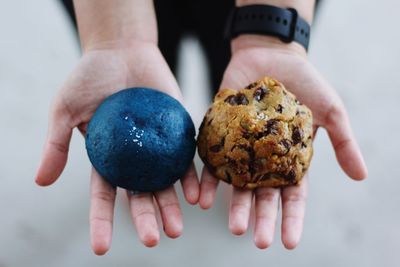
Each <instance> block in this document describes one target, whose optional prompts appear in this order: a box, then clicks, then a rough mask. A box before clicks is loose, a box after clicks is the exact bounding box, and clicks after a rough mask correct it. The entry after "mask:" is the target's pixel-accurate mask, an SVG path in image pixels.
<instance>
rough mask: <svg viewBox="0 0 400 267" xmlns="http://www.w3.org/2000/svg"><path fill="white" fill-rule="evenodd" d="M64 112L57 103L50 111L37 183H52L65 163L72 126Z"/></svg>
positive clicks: (43, 184) (45, 184) (42, 184)
mask: <svg viewBox="0 0 400 267" xmlns="http://www.w3.org/2000/svg"><path fill="white" fill-rule="evenodd" d="M66 114H67V112H66V110H65V109H64V108H61V105H58V104H56V105H55V108H53V111H52V112H51V117H50V121H49V129H48V135H47V140H46V144H45V147H44V151H43V155H42V160H41V162H40V164H39V168H38V171H37V174H36V178H35V181H36V183H37V184H38V185H41V186H47V185H50V184H52V183H54V182H55V181H56V180H57V178H58V177H59V176H60V175H61V173H62V171H63V170H64V167H65V164H66V163H67V157H68V148H69V142H70V140H71V135H72V127H71V125H70V120H69V117H68V116H67V115H66Z"/></svg>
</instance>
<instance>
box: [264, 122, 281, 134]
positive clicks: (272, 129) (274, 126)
mask: <svg viewBox="0 0 400 267" xmlns="http://www.w3.org/2000/svg"><path fill="white" fill-rule="evenodd" d="M264 129H265V134H266V135H269V134H277V133H278V121H277V120H275V119H271V120H269V121H267V123H266V124H265V125H264Z"/></svg>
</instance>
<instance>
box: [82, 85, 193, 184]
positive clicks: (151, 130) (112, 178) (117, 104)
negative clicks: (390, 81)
mask: <svg viewBox="0 0 400 267" xmlns="http://www.w3.org/2000/svg"><path fill="white" fill-rule="evenodd" d="M195 134H196V131H195V128H194V125H193V121H192V119H191V118H190V116H189V114H188V112H187V111H186V110H185V108H184V107H183V106H182V105H181V104H180V103H179V102H178V101H177V100H175V99H174V98H172V97H171V96H169V95H167V94H164V93H161V92H159V91H156V90H153V89H148V88H130V89H125V90H122V91H120V92H118V93H116V94H113V95H111V96H110V97H108V98H107V99H106V100H105V101H104V102H103V103H102V104H101V105H100V106H99V107H98V108H97V110H96V112H95V113H94V115H93V117H92V119H91V120H90V122H89V125H88V128H87V134H86V149H87V153H88V155H89V159H90V161H91V163H92V164H93V166H94V168H95V169H96V170H97V172H98V173H99V174H100V175H101V176H103V177H104V178H105V179H106V180H107V181H108V182H109V183H110V184H112V185H113V186H119V187H122V188H125V189H128V190H132V191H142V192H154V191H158V190H162V189H165V188H166V187H168V186H170V185H172V184H174V183H175V182H176V180H178V179H179V178H181V177H182V176H183V175H184V174H185V172H186V171H187V170H188V168H189V166H190V164H191V163H192V160H193V156H194V153H195V148H196V142H195Z"/></svg>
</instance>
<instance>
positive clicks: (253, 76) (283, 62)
mask: <svg viewBox="0 0 400 267" xmlns="http://www.w3.org/2000/svg"><path fill="white" fill-rule="evenodd" d="M251 4H269V5H274V6H280V7H284V8H288V7H292V8H296V10H297V11H298V13H299V15H300V16H301V17H302V18H304V19H305V20H306V21H307V22H309V23H310V24H311V22H312V18H313V9H314V4H315V3H314V1H313V0H304V1H293V0H283V1H281V0H237V1H236V5H237V6H244V5H251ZM231 49H232V58H231V60H230V63H229V65H228V67H227V69H226V71H225V74H224V77H223V81H222V83H221V86H220V88H232V89H240V88H243V87H244V86H246V85H247V84H249V83H251V82H253V81H256V80H258V79H260V78H262V77H264V76H271V77H274V78H276V79H278V80H279V81H281V82H283V84H284V85H285V86H286V88H288V89H289V90H290V91H291V92H293V93H294V94H295V95H296V96H297V98H298V99H299V100H300V101H301V102H303V103H304V104H306V105H307V106H308V107H309V108H310V109H311V111H312V112H313V119H314V125H313V126H314V131H315V133H316V131H317V129H318V128H319V127H322V128H325V129H326V130H327V132H328V135H329V137H330V140H331V143H332V146H333V148H334V150H335V153H336V157H337V160H338V162H339V164H340V166H341V167H342V169H343V170H344V172H345V173H346V174H347V175H348V176H349V177H351V178H352V179H354V180H363V179H364V178H366V177H367V168H366V165H365V163H364V160H363V157H362V154H361V152H360V149H359V147H358V145H357V141H356V139H355V137H354V135H353V133H352V130H351V126H350V121H349V118H348V115H347V112H346V109H345V107H344V105H343V102H342V101H341V99H340V98H339V96H338V95H337V93H336V92H335V90H334V89H333V88H332V86H331V85H330V84H329V83H328V82H327V81H326V80H325V79H324V78H323V77H322V76H321V74H320V73H319V72H318V71H317V70H316V69H315V68H314V66H312V64H311V63H310V62H309V61H308V60H307V53H306V50H305V49H304V48H303V47H302V46H301V45H300V44H298V43H296V42H292V43H288V44H287V43H283V42H281V41H280V40H279V39H277V38H275V37H269V36H261V35H255V34H243V35H240V36H238V37H237V38H235V39H233V40H232V42H231ZM307 184H308V178H307V175H306V177H304V178H303V181H302V183H301V185H300V186H289V187H284V188H281V189H278V188H257V189H256V190H241V189H236V188H233V189H232V196H231V201H230V202H231V203H230V211H229V229H230V231H231V232H232V233H233V234H235V235H241V234H244V233H245V232H246V231H247V228H248V222H249V218H250V210H251V208H252V206H253V207H254V209H255V228H254V237H253V238H254V243H255V245H256V246H257V247H258V248H261V249H264V248H267V247H269V246H270V245H271V244H272V242H273V238H274V232H275V226H276V220H277V214H278V208H279V203H280V202H281V203H282V225H281V232H282V234H281V237H282V243H283V244H284V246H285V247H286V248H287V249H293V248H295V247H296V246H297V245H298V243H299V241H300V237H301V233H302V229H303V221H304V214H305V207H306V198H307ZM217 186H218V179H216V178H215V177H213V176H212V175H211V174H210V172H209V171H208V170H207V168H203V171H202V176H201V184H200V200H199V204H200V206H201V207H202V208H204V209H208V208H210V207H211V206H212V204H213V201H214V198H215V193H216V189H217ZM253 200H254V201H253Z"/></svg>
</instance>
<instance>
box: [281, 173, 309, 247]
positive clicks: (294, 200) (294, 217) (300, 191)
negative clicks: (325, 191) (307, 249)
mask: <svg viewBox="0 0 400 267" xmlns="http://www.w3.org/2000/svg"><path fill="white" fill-rule="evenodd" d="M281 194H282V243H283V244H284V246H285V247H286V248H287V249H294V248H295V247H296V246H297V244H298V243H299V241H300V237H301V233H302V231H303V221H304V213H305V209H306V198H307V177H304V178H303V180H302V181H301V184H300V185H298V186H289V187H285V188H283V189H282V193H281Z"/></svg>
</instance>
